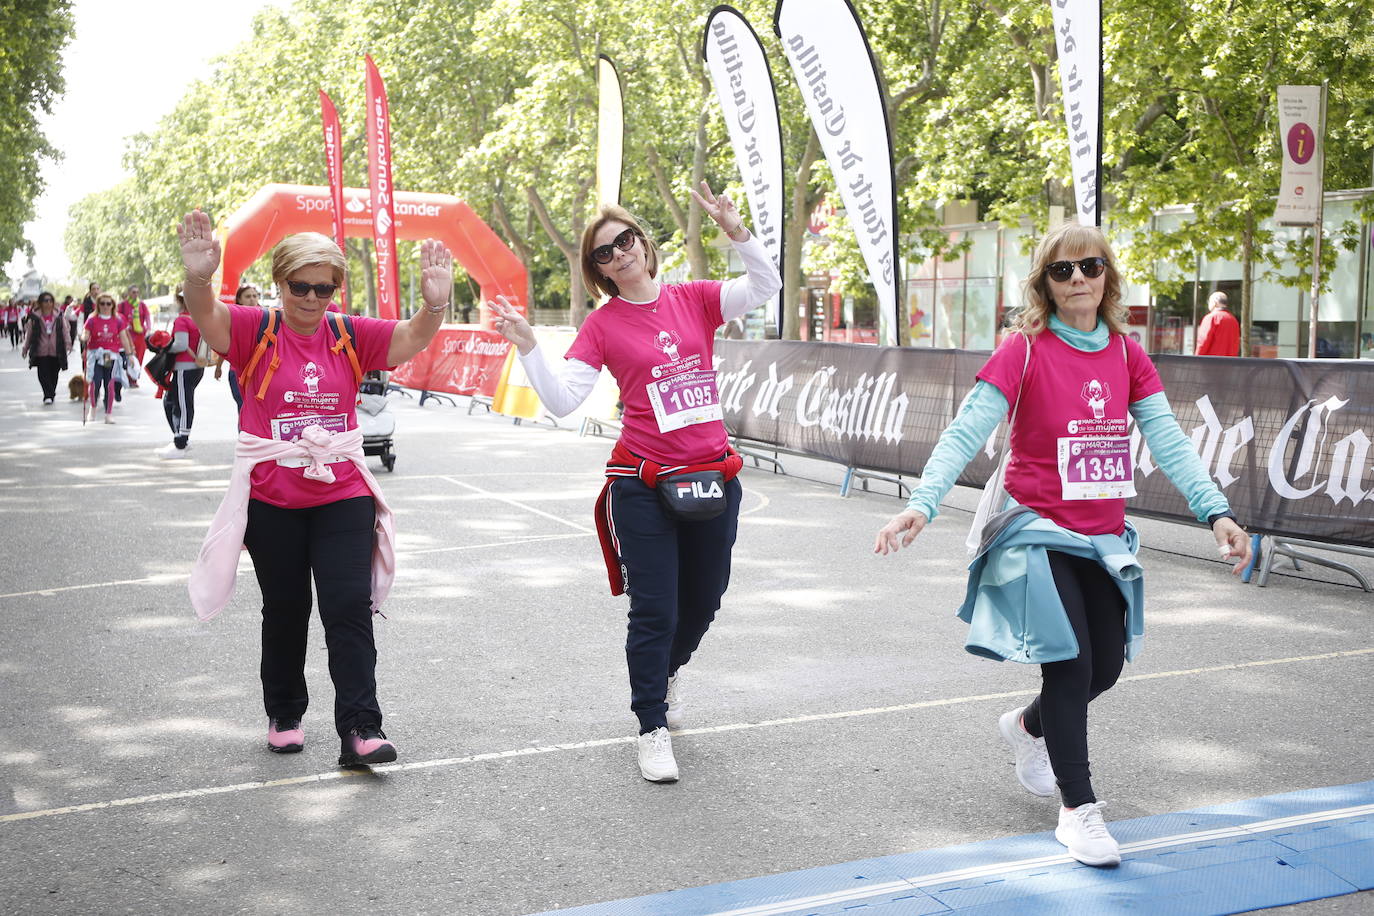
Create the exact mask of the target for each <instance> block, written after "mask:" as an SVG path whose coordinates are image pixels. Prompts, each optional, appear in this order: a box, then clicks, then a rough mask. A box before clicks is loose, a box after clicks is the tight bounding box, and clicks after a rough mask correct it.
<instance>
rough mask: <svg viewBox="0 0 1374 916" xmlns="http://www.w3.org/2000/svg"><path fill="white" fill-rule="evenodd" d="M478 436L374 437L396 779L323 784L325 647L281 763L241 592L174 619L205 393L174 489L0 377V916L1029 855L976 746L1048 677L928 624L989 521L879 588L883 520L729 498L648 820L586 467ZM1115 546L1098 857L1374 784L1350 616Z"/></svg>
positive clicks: (948, 522)
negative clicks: (1134, 821) (1188, 817)
mask: <svg viewBox="0 0 1374 916" xmlns="http://www.w3.org/2000/svg"><path fill="white" fill-rule="evenodd" d="M64 381H65V377H64ZM63 390H64V391H65V388H64V389H63ZM465 404H466V402H465V401H463V400H460V405H463V406H460V407H458V408H452V407H447V406H442V405H436V404H434V403H430V404H427V405H426V406H425V407H424V408H420V407H418V406H417V404H416V403H415V401H414V400H406V399H394V403H393V404H392V410H393V411H394V412H395V414H396V417H397V427H398V428H397V455H398V463H397V466H396V471H395V473H392V474H388V473H386V472H384V471H381V469H380V464H379V463H377V462H376V460H375V459H374V468H375V469H376V470H377V473H378V476H379V478H380V479H381V482H382V485H383V487H384V489H385V492H386V494H387V496H388V498H389V499H390V500H391V502H392V504H393V506H394V507H395V509H396V510H397V513H398V522H397V529H398V535H399V547H400V556H399V569H400V572H399V576H398V579H397V583H396V587H395V590H394V591H393V593H392V596H391V598H390V600H389V602H388V604H387V606H386V608H385V610H386V613H387V615H388V618H389V619H387V620H384V621H378V625H377V634H378V646H379V652H380V662H379V668H378V680H379V686H380V697H381V702H382V707H383V710H384V712H385V715H386V722H385V727H386V730H387V733H388V734H389V735H390V736H391V737H392V738H393V739H394V740H395V742H396V744H397V746H398V748H399V750H400V753H401V758H400V760H399V761H398V763H397V764H395V765H391V766H388V767H383V768H379V769H378V770H377V771H376V772H375V773H371V774H363V775H358V774H341V773H340V771H339V770H337V769H336V767H335V758H336V756H337V753H338V750H337V748H338V745H337V741H336V740H335V737H334V735H333V728H332V723H331V720H330V710H331V707H332V690H331V688H330V685H329V682H328V677H327V673H326V670H325V654H324V646H323V638H322V636H321V634H320V631H319V626H318V621H316V622H315V624H314V628H313V630H312V637H311V651H310V658H309V662H308V667H307V677H308V679H309V682H310V684H311V686H312V688H313V691H314V698H315V703H314V705H313V707H312V709H311V711H310V713H308V714H307V718H306V721H305V727H306V734H307V744H306V748H305V751H304V752H303V753H301V754H299V755H294V756H286V757H279V756H274V755H272V754H269V753H267V752H266V750H265V748H264V740H263V735H264V726H265V720H264V717H263V713H262V707H261V697H260V692H259V686H258V680H257V658H258V635H259V634H258V622H257V616H258V593H257V587H256V584H255V582H254V580H253V578H252V575H251V569H250V568H249V566H248V560H247V559H246V558H245V560H244V562H243V567H242V569H241V574H240V579H239V588H238V593H237V596H236V598H235V600H234V602H233V603H232V605H231V606H230V607H229V608H228V609H227V610H226V611H225V612H224V613H223V614H222V615H221V616H220V617H218V618H216V619H215V620H213V621H210V622H209V623H199V622H197V621H196V619H195V617H194V616H193V614H192V613H191V610H190V608H189V605H188V602H187V599H186V592H185V584H186V582H185V580H186V575H187V573H188V571H189V569H190V566H191V562H192V560H193V558H194V556H195V553H196V550H197V547H198V545H199V542H200V538H201V536H202V534H203V533H204V530H205V527H206V525H207V523H208V520H209V518H210V516H211V514H212V513H213V511H214V509H215V507H216V505H217V504H218V500H219V497H220V495H221V494H222V492H223V490H224V487H225V483H226V480H227V477H228V470H229V465H230V458H231V437H232V435H233V419H232V417H233V403H232V401H231V400H230V398H229V395H228V391H227V389H226V388H225V387H224V385H223V383H215V382H213V381H211V380H210V379H209V378H208V377H207V379H206V381H205V382H204V384H203V385H202V387H201V396H200V412H199V414H198V417H197V421H196V424H195V427H196V428H195V431H194V433H193V436H192V446H193V448H192V452H191V458H190V459H189V460H178V461H159V460H158V459H157V458H155V457H154V456H153V450H154V449H155V448H156V447H159V446H161V445H163V444H165V443H166V442H167V441H168V438H169V433H168V431H167V427H166V424H165V422H164V421H163V418H162V414H161V403H160V402H158V401H155V400H154V399H153V397H152V394H151V392H149V391H148V390H146V389H141V390H138V391H131V392H129V393H128V394H127V395H126V397H125V403H124V404H123V405H122V406H121V409H120V411H119V412H118V413H117V414H116V419H117V423H116V424H115V425H113V426H105V425H103V424H102V425H90V426H86V427H84V428H83V426H82V424H81V422H80V409H79V408H78V407H77V406H75V405H73V404H70V403H67V402H65V401H59V403H58V404H56V405H54V406H52V407H47V408H44V407H42V406H40V404H39V397H38V385H37V381H36V378H35V377H34V375H33V373H32V372H29V371H27V370H26V369H24V368H23V365H22V363H21V361H20V359H19V357H18V351H8V350H3V351H0V424H3V426H2V427H0V428H3V429H4V430H5V435H4V437H3V441H0V484H3V486H4V496H3V499H0V526H2V527H0V531H2V532H3V535H0V536H2V537H3V541H4V550H3V554H2V555H3V557H4V559H5V562H4V563H3V564H0V566H2V567H3V568H0V615H3V620H4V624H5V627H4V635H3V637H2V638H0V646H3V649H0V725H3V734H4V741H3V744H2V745H0V862H3V863H4V867H3V872H4V874H3V880H0V912H6V913H25V914H28V913H125V912H129V913H134V912H137V913H188V912H196V913H275V912H286V911H290V912H293V913H324V912H335V911H337V910H339V909H344V908H349V909H351V908H365V909H369V910H385V911H388V912H397V913H472V914H521V913H532V912H538V911H542V910H546V909H551V908H555V907H564V906H572V905H580V904H586V903H593V902H597V901H604V900H614V899H619V898H623V897H629V896H635V895H640V894H648V893H654V892H658V891H664V890H669V889H673V888H681V887H691V886H696V885H703V884H711V883H716V882H721V881H728V880H734V879H738V878H745V877H751V876H756V875H764V874H772V873H777V872H783V871H789V870H793V869H801V868H809V867H813V866H818V865H826V864H833V863H841V862H848V861H852V860H857V859H861V858H866V857H873V856H883V855H889V854H893V853H898V852H904V851H909V850H914V849H923V848H931V847H939V846H946V845H951V844H956V843H965V842H970V841H975V840H981V839H990V838H995V837H1004V836H1017V835H1021V834H1028V833H1035V832H1039V831H1042V830H1046V829H1050V828H1052V826H1053V823H1054V820H1053V819H1054V811H1055V807H1054V802H1053V801H1052V800H1043V799H1034V798H1032V797H1030V796H1028V795H1027V794H1026V793H1024V792H1023V791H1022V790H1021V789H1020V787H1019V785H1018V784H1017V783H1016V781H1015V777H1014V775H1013V772H1012V767H1011V760H1010V758H1009V756H1008V754H1007V752H1006V751H1005V749H1004V747H1003V746H1002V744H1001V743H1000V741H999V739H998V737H997V733H996V721H997V717H998V715H999V714H1000V713H1002V712H1003V711H1004V710H1006V709H1008V708H1011V707H1012V706H1016V705H1021V704H1022V703H1024V702H1025V699H1026V698H1027V697H1029V696H1030V695H1032V694H1033V692H1034V690H1035V687H1036V684H1037V682H1038V675H1037V672H1035V671H1034V670H1032V669H1029V668H1026V667H1023V666H1017V665H1013V664H997V663H993V662H989V661H985V660H982V659H977V658H975V657H973V656H971V655H968V654H967V653H965V652H964V651H963V649H962V644H963V638H964V632H963V631H964V629H965V628H964V626H963V624H962V623H960V622H959V621H958V620H957V619H956V618H955V617H954V616H953V612H954V609H955V607H956V606H957V605H958V603H959V601H960V600H961V598H962V594H963V588H964V578H963V566H964V563H965V556H964V549H963V539H964V535H965V528H966V527H967V522H968V518H969V512H968V510H969V509H971V508H972V507H973V505H974V504H975V503H976V497H977V493H976V492H973V491H965V490H962V489H957V490H956V491H955V493H953V494H952V495H951V498H950V500H949V508H948V509H947V510H946V511H945V514H944V515H943V516H942V517H941V518H940V519H939V520H937V521H936V523H935V524H934V525H932V526H931V527H930V528H929V529H928V530H927V531H926V533H925V534H923V535H922V537H921V539H920V541H918V543H917V545H916V546H915V547H914V548H913V549H912V550H910V551H905V552H903V553H902V554H900V555H898V556H896V557H888V558H879V557H876V556H874V555H873V554H872V552H871V551H872V541H873V534H874V532H875V530H876V529H877V528H878V527H879V526H880V525H881V524H882V522H883V521H885V520H886V518H887V517H889V516H890V515H891V514H892V513H893V512H895V511H896V510H897V509H898V508H899V507H900V502H899V500H897V499H895V498H894V497H893V495H892V493H891V492H890V490H891V488H890V487H886V489H887V490H888V491H889V492H887V493H877V492H873V493H858V494H856V495H854V496H852V497H850V498H848V499H841V498H840V497H839V496H838V489H837V482H838V480H839V477H840V469H838V468H835V467H833V466H829V465H826V464H823V463H820V462H812V461H805V460H801V459H785V460H786V463H787V465H788V470H789V471H790V472H791V473H790V474H789V475H787V476H782V475H776V474H773V473H770V472H769V471H767V470H766V469H754V468H752V467H751V468H750V469H748V470H746V472H745V473H744V475H743V477H742V480H743V483H744V489H745V499H744V510H743V517H742V521H741V526H740V537H739V543H738V545H737V546H736V550H735V565H734V581H733V584H732V587H731V589H730V592H729V593H728V595H727V596H726V601H725V606H724V608H723V609H722V611H721V613H720V615H719V617H718V620H717V623H716V625H715V626H714V627H713V628H712V630H711V632H710V633H709V634H708V635H707V638H706V640H705V642H704V644H703V647H702V650H701V652H700V653H699V655H698V657H697V658H696V659H695V660H694V661H693V663H692V664H691V665H690V666H689V667H688V668H686V669H684V684H685V688H686V692H687V700H688V703H689V704H690V705H689V707H688V716H689V719H688V729H687V730H686V732H685V733H683V734H681V735H680V736H679V737H678V738H677V739H676V741H675V744H674V746H675V749H676V751H677V756H678V761H679V764H680V765H681V767H682V771H683V779H682V781H681V782H680V783H678V784H675V785H653V784H649V783H646V782H644V781H643V780H642V779H641V778H640V776H639V773H638V770H637V767H636V765H635V761H634V750H633V745H632V741H633V737H632V736H633V733H634V723H633V717H632V716H631V714H630V712H629V709H628V703H629V699H628V688H627V684H626V675H625V665H624V655H623V649H622V646H623V642H624V614H625V603H624V599H623V598H617V599H613V598H611V597H610V595H609V594H608V592H607V589H606V579H605V574H604V571H603V568H602V566H601V561H600V555H599V552H598V550H597V547H596V544H595V538H594V536H593V533H592V521H591V503H592V500H593V498H594V496H595V494H596V492H597V490H598V489H599V487H600V483H601V477H600V475H599V473H598V471H599V468H600V467H601V464H602V462H603V461H604V460H605V456H606V454H607V452H608V450H609V446H610V442H609V441H608V440H606V439H599V438H595V437H588V438H580V437H578V435H577V433H576V431H575V430H567V429H554V428H551V427H550V426H548V425H543V424H541V425H534V424H523V425H520V426H517V425H514V424H513V423H512V422H511V421H510V420H508V419H505V418H501V417H498V416H495V415H490V414H484V413H481V412H480V411H479V412H478V413H475V414H473V415H471V416H470V415H468V413H467V412H466V406H465ZM882 486H884V485H875V490H876V489H878V488H879V487H882ZM1242 521H1243V520H1242ZM1140 526H1141V529H1142V534H1143V542H1144V549H1143V551H1142V557H1143V559H1144V563H1145V565H1146V568H1147V586H1146V589H1147V595H1148V602H1149V604H1148V609H1147V631H1146V645H1145V650H1144V652H1143V654H1142V656H1141V658H1139V659H1138V660H1137V662H1136V663H1134V664H1133V665H1131V666H1129V667H1128V669H1127V671H1126V676H1125V679H1124V680H1123V682H1122V683H1121V684H1120V685H1119V686H1118V687H1117V688H1116V689H1115V690H1113V691H1112V692H1110V693H1109V694H1107V695H1106V696H1104V697H1103V698H1102V699H1101V700H1099V701H1098V702H1097V703H1095V704H1094V706H1093V718H1092V725H1091V728H1092V731H1091V741H1092V748H1093V763H1094V767H1093V769H1094V776H1095V784H1096V786H1097V788H1098V792H1099V794H1100V796H1101V797H1102V798H1103V799H1105V800H1106V801H1107V803H1108V807H1107V813H1108V817H1109V819H1120V818H1130V817H1137V816H1142V815H1147V814H1158V813H1164V812H1170V811H1178V810H1182V809H1187V808H1193V807H1198V806H1203V805H1212V804H1219V803H1223V802H1229V801H1235V800H1240V799H1246V798H1251V797H1255V796H1261V795H1269V794H1275V793H1281V792H1289V791H1293V790H1297V789H1305V788H1313V787H1321V786H1335V785H1343V784H1348V783H1353V782H1359V781H1364V780H1368V779H1371V778H1374V752H1372V751H1371V750H1370V748H1371V747H1374V725H1372V724H1371V716H1370V714H1369V708H1370V702H1371V699H1374V601H1371V597H1370V596H1369V595H1367V594H1365V593H1362V592H1360V591H1359V590H1358V589H1357V588H1354V587H1353V585H1352V583H1351V582H1350V581H1349V580H1347V579H1344V578H1342V577H1340V576H1338V575H1334V574H1330V573H1327V572H1325V571H1322V570H1319V569H1318V570H1314V569H1312V568H1311V567H1304V570H1303V571H1302V572H1294V571H1293V570H1292V569H1291V568H1290V567H1288V566H1286V565H1284V566H1281V567H1280V571H1279V574H1278V575H1276V576H1275V577H1274V578H1273V579H1272V580H1271V582H1270V584H1269V586H1268V587H1267V588H1265V589H1258V588H1256V587H1254V586H1252V585H1250V586H1247V585H1243V584H1241V583H1240V582H1238V581H1237V580H1235V579H1233V578H1232V577H1230V576H1229V575H1227V573H1226V569H1225V567H1223V565H1222V564H1221V563H1220V562H1218V561H1217V560H1216V559H1215V548H1214V546H1213V544H1212V541H1211V538H1210V536H1209V535H1208V534H1207V533H1206V532H1205V531H1204V530H1203V529H1201V528H1200V527H1188V526H1182V525H1174V524H1167V523H1161V522H1153V521H1142V522H1140ZM1357 565H1360V566H1361V568H1363V569H1364V570H1365V571H1366V573H1367V574H1374V562H1369V561H1362V562H1360V563H1359V564H1357ZM1057 851H1058V850H1057V849H1049V850H1046V852H1047V853H1049V852H1057ZM1371 899H1372V898H1371V897H1370V895H1369V894H1363V895H1359V896H1356V897H1347V898H1337V899H1333V900H1328V901H1320V902H1317V903H1313V904H1308V905H1305V906H1302V907H1296V908H1290V909H1289V912H1304V913H1307V912H1310V913H1355V912H1362V911H1366V909H1365V908H1368V907H1371V906H1374V903H1372V902H1371Z"/></svg>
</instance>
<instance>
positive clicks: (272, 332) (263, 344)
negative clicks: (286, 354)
mask: <svg viewBox="0 0 1374 916" xmlns="http://www.w3.org/2000/svg"><path fill="white" fill-rule="evenodd" d="M280 319H281V310H280V309H263V310H262V318H260V319H259V320H258V336H257V346H256V347H255V348H254V349H253V355H252V356H251V357H250V358H249V360H248V365H246V366H244V367H243V371H242V372H241V373H239V377H240V380H241V382H242V384H243V387H244V389H245V390H248V389H249V380H250V379H251V377H252V375H253V370H254V369H256V368H257V366H258V362H259V361H260V360H261V359H262V357H263V355H264V354H266V353H267V348H268V347H271V348H272V362H271V363H269V364H268V366H267V370H266V371H265V372H263V375H262V381H261V382H260V383H259V384H258V390H257V391H256V392H254V394H253V396H254V397H256V398H257V399H258V400H259V401H261V400H262V399H263V398H264V397H265V396H266V395H267V383H268V382H270V381H272V376H273V375H274V374H276V371H277V367H278V366H279V365H281V358H280V357H279V356H278V355H277V346H276V344H277V322H278V321H279V320H280Z"/></svg>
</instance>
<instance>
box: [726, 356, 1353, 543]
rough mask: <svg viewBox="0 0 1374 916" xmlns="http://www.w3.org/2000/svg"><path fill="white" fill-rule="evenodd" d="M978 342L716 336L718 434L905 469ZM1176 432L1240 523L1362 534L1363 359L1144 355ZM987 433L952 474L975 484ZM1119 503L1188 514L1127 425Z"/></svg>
mask: <svg viewBox="0 0 1374 916" xmlns="http://www.w3.org/2000/svg"><path fill="white" fill-rule="evenodd" d="M987 357H988V354H987V353H986V352H977V351H969V350H931V349H924V348H922V349H905V348H894V347H871V346H862V345H855V344H826V343H802V342H796V341H766V342H761V341H732V340H717V341H716V343H715V361H716V368H717V370H718V372H719V375H718V379H719V385H720V401H721V406H722V409H723V411H724V415H725V425H726V426H727V428H728V429H729V430H730V434H731V435H732V436H737V437H741V438H745V439H751V440H755V441H760V442H767V443H771V444H776V445H779V446H782V447H785V448H787V449H791V450H795V451H799V452H802V453H805V454H808V455H814V456H816V457H818V458H824V459H827V460H830V461H835V462H838V463H840V464H844V465H847V466H850V467H859V468H868V469H872V470H880V471H888V472H891V473H898V474H913V475H915V474H919V473H920V471H921V469H922V468H923V467H924V466H925V463H926V461H927V460H928V459H929V458H930V453H931V451H932V450H933V449H934V447H935V442H936V441H937V440H938V439H939V436H940V433H941V432H942V431H943V430H944V428H945V427H946V426H947V425H948V424H949V422H950V420H952V419H953V417H954V414H955V412H956V411H957V410H958V408H959V404H960V402H961V401H962V400H963V398H964V395H966V394H967V393H968V390H969V388H971V387H972V385H973V383H974V380H975V375H976V373H977V372H978V369H979V368H980V367H981V366H982V365H983V363H984V362H985V361H986V360H987ZM1154 360H1155V365H1156V366H1157V367H1158V368H1159V374H1160V377H1161V378H1162V379H1163V381H1164V387H1165V390H1166V391H1167V393H1168V396H1169V403H1170V404H1171V405H1173V408H1174V411H1175V413H1176V414H1177V415H1178V420H1179V425H1180V426H1181V427H1182V428H1183V433H1184V435H1186V436H1188V437H1190V438H1191V439H1192V442H1193V445H1194V446H1195V447H1196V449H1197V452H1198V455H1199V457H1200V458H1201V459H1202V462H1203V464H1204V465H1205V466H1206V467H1207V470H1208V473H1210V474H1211V476H1212V479H1213V480H1215V481H1216V483H1217V485H1218V486H1219V487H1221V489H1222V492H1224V493H1225V494H1226V498H1227V499H1228V500H1230V502H1231V506H1232V509H1233V510H1234V511H1235V513H1236V516H1237V518H1239V520H1240V522H1241V524H1242V525H1244V526H1245V527H1246V528H1247V529H1249V530H1251V531H1254V532H1257V533H1266V534H1279V535H1288V536H1290V537H1298V538H1308V539H1311V540H1316V541H1326V542H1329V543H1339V544H1354V545H1360V546H1365V547H1374V469H1371V458H1374V450H1372V449H1371V440H1372V439H1374V363H1369V362H1359V361H1335V360H1279V359H1213V358H1208V357H1194V356H1158V357H1155V358H1154ZM1004 441H1005V437H1004V436H1002V435H1000V433H999V434H998V435H995V436H994V437H993V438H992V439H991V440H990V441H989V443H988V445H987V446H986V447H985V448H984V449H982V450H981V451H980V452H979V453H978V455H977V456H976V457H975V459H974V460H973V461H972V462H971V463H970V464H969V465H968V467H967V468H965V470H964V474H963V476H961V477H960V479H959V482H960V483H962V484H965V485H968V486H975V487H980V486H982V485H983V483H984V482H985V481H986V480H987V479H988V477H989V476H990V475H991V473H992V471H993V470H994V468H995V467H996V461H997V460H1000V457H1001V456H1000V452H999V449H1000V448H1002V447H1003V443H1004ZM1130 459H1131V462H1132V466H1133V471H1134V474H1133V476H1134V478H1135V487H1136V492H1137V496H1136V497H1135V498H1134V499H1132V500H1131V501H1130V504H1129V510H1128V511H1130V512H1132V513H1135V514H1140V515H1149V516H1155V517H1158V518H1164V519H1170V520H1174V521H1194V519H1193V516H1192V514H1191V513H1190V512H1189V511H1188V507H1187V504H1186V502H1185V501H1184V499H1183V497H1182V496H1180V495H1179V493H1178V491H1177V490H1175V489H1174V487H1173V485H1172V484H1171V483H1169V481H1168V479H1167V478H1166V477H1165V476H1164V473H1163V472H1162V471H1160V470H1159V469H1158V468H1157V467H1156V466H1155V465H1154V463H1153V461H1152V460H1151V456H1150V451H1149V448H1148V446H1147V445H1146V443H1145V442H1144V441H1143V440H1142V437H1141V435H1140V432H1139V430H1138V429H1136V428H1135V427H1134V426H1132V428H1131V443H1130Z"/></svg>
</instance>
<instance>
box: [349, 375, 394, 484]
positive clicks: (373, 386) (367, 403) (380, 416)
mask: <svg viewBox="0 0 1374 916" xmlns="http://www.w3.org/2000/svg"><path fill="white" fill-rule="evenodd" d="M386 387H387V374H386V373H385V372H380V371H374V372H369V373H367V375H365V376H363V380H362V381H361V382H360V383H359V384H358V429H360V430H362V433H363V454H364V455H377V456H380V457H381V459H382V465H383V466H384V467H385V468H386V469H387V470H388V471H394V470H395V469H396V453H395V452H394V451H392V442H391V434H392V433H394V432H395V431H396V418H395V417H393V416H392V415H391V412H390V411H388V410H387V403H386Z"/></svg>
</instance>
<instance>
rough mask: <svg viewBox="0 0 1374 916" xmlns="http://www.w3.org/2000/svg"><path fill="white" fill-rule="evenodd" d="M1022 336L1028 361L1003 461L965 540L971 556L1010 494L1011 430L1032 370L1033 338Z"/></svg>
mask: <svg viewBox="0 0 1374 916" xmlns="http://www.w3.org/2000/svg"><path fill="white" fill-rule="evenodd" d="M1022 336H1023V337H1025V339H1026V361H1025V363H1024V364H1023V365H1022V366H1021V380H1020V381H1019V382H1017V383H1016V406H1014V407H1013V408H1012V409H1011V418H1010V419H1009V420H1008V421H1007V445H1006V448H1005V449H1003V451H1002V460H1001V461H999V462H998V463H997V470H995V471H993V472H992V476H991V477H989V478H988V482H987V483H986V484H984V486H983V496H982V498H981V499H979V500H978V508H977V509H976V510H975V511H974V513H973V524H972V525H970V526H969V530H968V537H967V538H965V539H964V546H965V547H967V548H968V553H969V556H973V555H974V554H976V553H977V552H978V547H979V546H980V545H981V544H982V543H983V528H984V527H986V526H987V523H988V519H990V518H992V517H993V516H994V515H996V514H997V513H998V512H1001V511H1002V507H1003V506H1005V505H1006V504H1007V495H1008V494H1007V488H1006V486H1005V485H1004V484H1003V479H1004V478H1005V477H1006V476H1007V463H1008V462H1010V461H1011V428H1012V426H1014V425H1015V424H1016V411H1017V410H1019V409H1020V407H1021V389H1022V388H1023V387H1024V386H1025V384H1026V370H1027V369H1029V368H1030V351H1031V338H1030V335H1029V334H1024V333H1023V334H1022Z"/></svg>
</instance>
